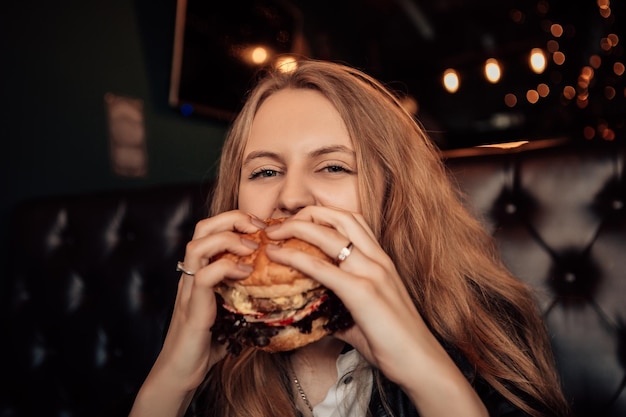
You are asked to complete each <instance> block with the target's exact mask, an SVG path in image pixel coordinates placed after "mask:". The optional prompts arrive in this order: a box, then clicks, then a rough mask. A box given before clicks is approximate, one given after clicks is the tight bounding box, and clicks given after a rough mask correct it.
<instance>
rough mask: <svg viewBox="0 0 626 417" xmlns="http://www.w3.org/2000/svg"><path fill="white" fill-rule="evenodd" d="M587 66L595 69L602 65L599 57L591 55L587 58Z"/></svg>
mask: <svg viewBox="0 0 626 417" xmlns="http://www.w3.org/2000/svg"><path fill="white" fill-rule="evenodd" d="M589 65H591V66H592V67H593V68H595V69H598V68H600V65H602V58H600V56H599V55H595V54H594V55H591V56H590V57H589Z"/></svg>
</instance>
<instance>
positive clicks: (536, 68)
mask: <svg viewBox="0 0 626 417" xmlns="http://www.w3.org/2000/svg"><path fill="white" fill-rule="evenodd" d="M529 64H530V69H532V70H533V72H534V73H535V74H541V73H542V72H543V71H544V70H545V69H546V55H545V53H544V52H543V49H541V48H533V49H532V50H531V51H530V58H529Z"/></svg>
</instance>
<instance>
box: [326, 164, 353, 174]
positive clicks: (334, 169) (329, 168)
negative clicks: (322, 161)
mask: <svg viewBox="0 0 626 417" xmlns="http://www.w3.org/2000/svg"><path fill="white" fill-rule="evenodd" d="M322 171H326V172H329V173H336V172H348V173H350V172H352V171H351V170H349V169H348V168H346V167H344V166H342V165H328V166H325V167H324V168H322Z"/></svg>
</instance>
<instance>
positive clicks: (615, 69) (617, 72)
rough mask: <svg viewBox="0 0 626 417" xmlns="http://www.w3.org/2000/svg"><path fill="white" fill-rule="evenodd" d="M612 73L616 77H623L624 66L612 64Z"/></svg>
mask: <svg viewBox="0 0 626 417" xmlns="http://www.w3.org/2000/svg"><path fill="white" fill-rule="evenodd" d="M613 72H614V73H615V75H617V76H622V75H624V64H622V63H621V62H616V63H615V64H613Z"/></svg>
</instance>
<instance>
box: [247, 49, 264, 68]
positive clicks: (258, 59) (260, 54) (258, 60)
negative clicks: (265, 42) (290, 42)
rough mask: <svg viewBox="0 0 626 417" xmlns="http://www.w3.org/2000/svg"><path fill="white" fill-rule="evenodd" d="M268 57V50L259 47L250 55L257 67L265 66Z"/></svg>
mask: <svg viewBox="0 0 626 417" xmlns="http://www.w3.org/2000/svg"><path fill="white" fill-rule="evenodd" d="M267 56H268V54H267V49H265V48H263V47H262V46H257V47H256V48H254V49H253V50H252V52H251V53H250V59H251V60H252V63H254V64H257V65H260V64H264V63H265V61H267Z"/></svg>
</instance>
